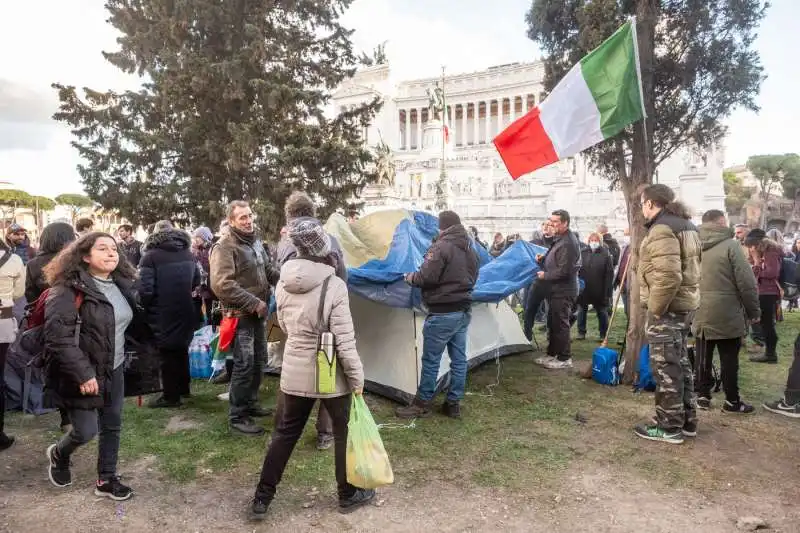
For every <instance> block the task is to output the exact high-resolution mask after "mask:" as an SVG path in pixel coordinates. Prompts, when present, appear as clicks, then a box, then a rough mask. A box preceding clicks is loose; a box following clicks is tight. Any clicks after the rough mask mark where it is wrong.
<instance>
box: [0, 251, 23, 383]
mask: <svg viewBox="0 0 800 533" xmlns="http://www.w3.org/2000/svg"><path fill="white" fill-rule="evenodd" d="M10 253H11V252H9V251H7V250H6V251H0V257H2V256H3V255H4V254H10ZM24 294H25V266H24V265H23V264H22V259H20V258H19V256H18V255H16V254H12V255H11V257H9V258H8V261H7V262H6V264H5V265H3V268H0V307H3V308H5V309H4V313H8V314H9V315H10V314H11V313H12V310H13V307H14V302H15V301H16V300H19V299H20V298H22V296H23V295H24ZM16 336H17V321H16V320H15V319H14V318H12V317H9V318H0V343H4V344H8V343H12V342H14V339H15V338H16ZM1 372H2V368H0V373H1ZM0 379H2V377H0Z"/></svg>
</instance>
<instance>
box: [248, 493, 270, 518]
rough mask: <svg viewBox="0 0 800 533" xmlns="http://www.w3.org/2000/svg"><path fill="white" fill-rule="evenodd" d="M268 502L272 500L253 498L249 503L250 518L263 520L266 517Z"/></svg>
mask: <svg viewBox="0 0 800 533" xmlns="http://www.w3.org/2000/svg"><path fill="white" fill-rule="evenodd" d="M270 503H272V502H271V501H269V500H265V499H262V498H253V501H252V503H250V520H257V521H261V520H264V519H265V518H266V517H267V510H268V509H269V504H270Z"/></svg>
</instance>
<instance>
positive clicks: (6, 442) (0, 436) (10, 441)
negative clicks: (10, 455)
mask: <svg viewBox="0 0 800 533" xmlns="http://www.w3.org/2000/svg"><path fill="white" fill-rule="evenodd" d="M15 440H16V439H15V438H14V437H11V436H9V435H6V434H5V433H2V432H0V452H2V451H4V450H7V449H9V448H11V447H12V446H13V445H14V441H15Z"/></svg>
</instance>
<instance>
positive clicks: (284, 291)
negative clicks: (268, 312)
mask: <svg viewBox="0 0 800 533" xmlns="http://www.w3.org/2000/svg"><path fill="white" fill-rule="evenodd" d="M326 279H330V281H329V282H328V290H327V293H326V294H325V298H324V301H323V306H324V307H323V317H324V319H323V320H327V323H325V324H323V325H322V327H320V325H319V324H318V322H317V318H318V312H319V304H320V297H321V295H322V285H323V282H324V281H325V280H326ZM275 301H276V304H277V307H278V323H279V324H280V327H281V329H282V330H283V331H284V332H285V333H286V336H287V338H286V349H285V350H284V352H283V365H282V367H281V391H283V392H284V393H286V394H291V395H293V396H305V397H308V398H330V397H336V396H344V395H346V394H349V393H350V392H351V391H353V390H356V389H361V388H363V387H364V369H363V367H362V365H361V359H360V358H359V357H358V351H357V350H356V336H355V330H354V328H353V317H352V316H351V315H350V300H349V298H348V293H347V284H346V283H345V282H344V281H342V280H341V279H340V278H338V277H337V276H336V275H335V272H334V269H333V268H332V267H330V266H328V265H325V264H322V263H317V262H314V261H310V260H307V259H291V260H289V261H287V262H286V264H284V265H283V268H281V272H280V281H279V282H278V286H277V288H276V290H275ZM324 330H327V331H330V332H331V333H333V334H334V336H335V339H336V351H337V355H336V357H337V366H336V392H335V393H333V394H320V393H319V392H317V379H316V376H317V374H316V371H317V343H318V341H319V334H320V333H322V332H323V331H324Z"/></svg>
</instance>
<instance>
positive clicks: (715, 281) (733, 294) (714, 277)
mask: <svg viewBox="0 0 800 533" xmlns="http://www.w3.org/2000/svg"><path fill="white" fill-rule="evenodd" d="M699 233H700V240H701V241H702V243H703V263H702V269H703V276H702V279H701V280H700V308H699V309H698V310H697V314H695V317H694V322H693V324H692V329H693V331H694V333H695V335H696V336H698V337H701V336H702V337H704V338H706V339H708V340H719V339H736V338H739V337H744V336H746V335H747V333H748V328H747V320H746V319H750V320H755V319H758V318H760V317H761V308H760V306H759V304H758V289H757V288H756V277H755V276H754V275H753V269H752V268H750V264H749V263H748V262H747V258H746V257H745V255H744V252H743V251H742V247H741V246H740V245H739V243H738V242H736V241H735V240H733V232H732V231H731V230H730V229H729V228H727V227H725V226H720V225H718V224H703V225H701V226H700V228H699Z"/></svg>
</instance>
